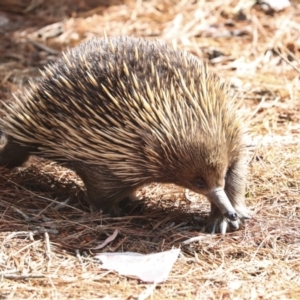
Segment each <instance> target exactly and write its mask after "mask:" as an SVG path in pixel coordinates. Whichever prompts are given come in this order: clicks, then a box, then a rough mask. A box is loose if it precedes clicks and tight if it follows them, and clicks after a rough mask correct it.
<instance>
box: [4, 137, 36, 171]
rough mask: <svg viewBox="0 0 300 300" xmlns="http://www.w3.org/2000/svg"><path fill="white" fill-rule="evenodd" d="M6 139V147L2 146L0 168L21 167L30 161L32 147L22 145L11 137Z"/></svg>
mask: <svg viewBox="0 0 300 300" xmlns="http://www.w3.org/2000/svg"><path fill="white" fill-rule="evenodd" d="M5 139H6V141H5V142H4V146H2V147H1V146H0V166H1V167H5V168H8V169H12V168H15V167H19V166H21V165H22V164H23V163H25V162H26V161H27V160H28V158H29V156H30V151H31V150H32V147H26V146H23V145H20V144H19V143H17V142H16V141H15V140H14V138H12V137H10V136H8V137H6V138H5Z"/></svg>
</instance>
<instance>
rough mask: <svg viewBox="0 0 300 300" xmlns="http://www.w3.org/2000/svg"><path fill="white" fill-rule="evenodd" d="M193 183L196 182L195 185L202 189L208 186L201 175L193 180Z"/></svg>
mask: <svg viewBox="0 0 300 300" xmlns="http://www.w3.org/2000/svg"><path fill="white" fill-rule="evenodd" d="M193 184H194V186H195V187H196V188H197V189H200V190H203V189H205V188H206V182H205V181H204V179H203V178H201V177H198V178H196V179H195V180H194V181H193Z"/></svg>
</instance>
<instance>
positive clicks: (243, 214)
mask: <svg viewBox="0 0 300 300" xmlns="http://www.w3.org/2000/svg"><path fill="white" fill-rule="evenodd" d="M235 210H236V212H237V215H238V218H237V220H235V221H232V220H229V219H228V218H226V217H225V216H223V215H222V213H221V212H220V210H219V209H218V208H217V207H216V206H215V205H214V204H213V203H212V204H211V212H210V215H209V217H208V222H207V224H206V227H205V231H206V232H208V233H211V234H215V233H222V234H225V233H226V232H233V231H236V230H238V229H239V228H240V226H241V225H242V224H244V222H245V220H246V219H249V218H250V216H249V215H248V213H247V211H246V208H237V207H235Z"/></svg>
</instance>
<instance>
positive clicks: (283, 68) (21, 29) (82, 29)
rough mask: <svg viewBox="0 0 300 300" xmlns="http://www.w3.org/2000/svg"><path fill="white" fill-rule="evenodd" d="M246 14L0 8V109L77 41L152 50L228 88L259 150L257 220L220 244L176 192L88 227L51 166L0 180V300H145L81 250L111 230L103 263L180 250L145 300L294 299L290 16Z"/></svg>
mask: <svg viewBox="0 0 300 300" xmlns="http://www.w3.org/2000/svg"><path fill="white" fill-rule="evenodd" d="M109 2H111V5H109ZM253 2H254V1H236V0H225V1H220V0H211V1H207V2H206V1H191V0H184V1H175V0H174V1H171V0H165V1H159V0H149V1H140V0H139V1H103V2H102V3H103V4H104V5H105V6H99V5H97V1H92V0H90V1H71V3H72V4H71V6H70V1H52V2H51V5H50V4H48V2H47V1H18V0H14V1H10V2H8V1H4V0H0V9H1V8H2V9H5V10H6V12H0V34H1V37H0V38H1V43H0V98H1V99H2V100H4V101H10V95H11V92H14V91H16V90H17V89H18V88H20V87H21V86H23V85H26V83H27V80H28V79H29V78H30V77H32V76H35V75H37V74H38V68H40V67H42V66H43V65H44V64H46V63H48V62H50V61H52V60H55V59H56V57H57V55H58V54H59V52H60V51H61V50H62V49H65V48H66V47H68V46H73V45H75V44H77V43H79V42H80V41H81V40H83V39H86V38H90V37H92V36H95V35H100V36H102V35H103V34H104V32H106V33H107V35H109V36H110V35H121V34H126V35H135V36H142V37H146V38H158V39H161V40H164V41H166V42H168V43H170V44H175V45H177V46H178V47H180V48H183V49H186V50H188V51H191V52H192V53H194V54H195V55H197V56H200V57H202V58H203V59H205V60H207V61H208V62H209V64H210V66H211V68H212V69H214V70H215V71H216V72H217V73H218V74H220V75H221V76H223V77H225V78H227V79H228V80H231V82H232V86H233V89H234V90H235V92H236V93H238V95H239V96H240V97H243V99H244V100H243V101H244V104H245V107H246V110H247V113H248V114H249V119H250V124H251V127H250V130H251V132H252V134H253V136H254V139H255V141H256V145H257V146H256V149H255V151H254V153H253V157H252V159H251V161H250V163H249V171H250V172H249V181H248V189H247V204H248V206H249V207H250V208H251V210H252V212H253V215H254V217H253V218H252V219H251V220H250V221H249V222H248V223H247V224H246V226H245V228H243V229H242V230H240V231H238V232H234V233H231V234H227V235H226V236H220V235H214V236H211V235H207V234H204V233H201V229H202V226H203V222H204V221H205V217H206V216H207V212H208V209H209V207H208V203H207V201H206V200H203V199H202V198H197V196H196V195H194V197H196V198H197V200H198V203H197V204H195V203H187V202H186V201H185V200H184V197H183V193H182V190H181V189H178V188H177V187H174V186H160V185H152V186H150V187H147V188H145V189H143V190H142V191H141V193H142V195H143V197H144V198H145V202H144V203H145V204H144V205H143V207H137V208H136V209H135V210H134V211H132V213H130V214H129V215H128V216H126V217H120V218H111V217H108V216H102V215H101V214H99V213H95V214H91V213H90V212H89V210H88V209H87V205H86V203H85V201H84V199H83V191H82V185H81V182H80V181H79V180H78V178H77V177H76V176H75V175H74V174H73V173H72V172H70V171H68V170H65V169H63V168H60V167H58V166H56V165H54V164H52V163H50V162H47V161H41V160H37V159H32V160H31V161H30V162H29V163H28V164H27V166H24V167H23V168H20V169H17V170H14V171H12V172H8V171H6V170H1V171H0V217H1V219H0V231H1V232H0V237H1V244H0V247H1V248H0V276H1V280H0V299H29V298H30V299H67V298H72V299H99V298H104V297H107V298H106V299H108V298H109V299H111V298H114V297H115V298H119V299H138V297H139V295H140V298H139V299H142V296H143V295H144V294H142V293H144V292H147V291H149V290H147V289H149V286H150V285H146V284H144V283H141V282H139V281H138V280H136V279H134V278H126V277H123V276H119V275H118V274H115V273H113V272H108V271H105V270H101V269H100V268H99V264H98V263H97V262H95V261H94V260H93V255H92V254H93V251H92V250H90V249H91V248H93V247H95V246H97V245H100V244H101V243H102V242H103V241H104V240H105V239H106V238H107V236H109V235H111V234H112V233H113V232H114V230H115V229H116V228H117V229H119V234H118V236H117V238H116V239H115V240H114V241H113V242H111V243H109V244H108V245H107V246H106V247H105V248H104V249H103V251H136V252H140V253H150V252H156V251H161V250H166V249H170V248H171V247H172V246H176V247H181V249H182V254H183V255H182V256H181V257H180V258H179V259H178V261H177V262H176V264H175V266H174V268H173V270H172V272H171V275H170V278H169V279H168V281H167V282H165V283H163V284H159V285H157V286H156V288H155V289H154V290H153V291H152V292H151V291H150V292H149V294H150V296H149V297H150V298H152V299H300V230H299V228H300V99H299V98H300V88H299V86H300V85H299V70H300V64H299V58H300V52H299V51H300V30H299V23H300V6H299V4H298V2H297V1H294V2H292V7H291V8H288V9H286V10H285V11H282V12H278V13H272V12H270V11H268V12H265V11H263V10H262V9H261V7H260V6H259V5H256V6H253ZM8 3H9V4H10V5H8ZM49 3H50V1H49ZM98 3H99V2H98ZM12 12H13V13H12ZM191 211H193V213H190V212H191ZM194 236H199V241H198V242H194V243H187V244H184V243H183V242H184V241H186V240H187V239H189V238H191V237H194ZM150 287H151V286H150Z"/></svg>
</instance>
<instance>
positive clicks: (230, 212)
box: [207, 187, 238, 221]
mask: <svg viewBox="0 0 300 300" xmlns="http://www.w3.org/2000/svg"><path fill="white" fill-rule="evenodd" d="M207 197H208V198H209V200H210V201H211V202H212V203H214V204H215V205H216V206H217V207H218V208H219V210H220V211H221V213H222V215H223V216H225V217H226V218H228V219H229V220H230V221H236V220H237V219H238V215H237V213H236V211H235V209H234V208H233V206H232V204H231V203H230V201H229V199H228V197H227V195H226V193H225V191H224V189H223V188H221V187H219V188H215V189H213V190H212V191H211V192H209V193H208V194H207Z"/></svg>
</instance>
